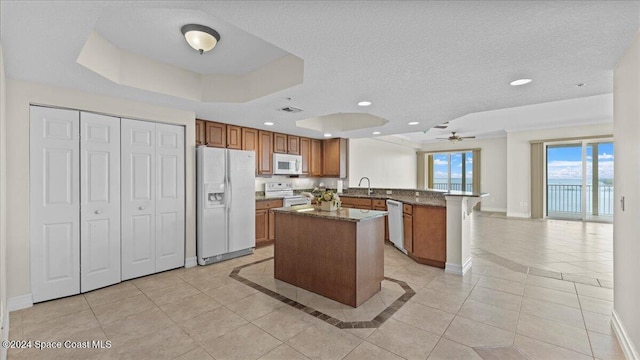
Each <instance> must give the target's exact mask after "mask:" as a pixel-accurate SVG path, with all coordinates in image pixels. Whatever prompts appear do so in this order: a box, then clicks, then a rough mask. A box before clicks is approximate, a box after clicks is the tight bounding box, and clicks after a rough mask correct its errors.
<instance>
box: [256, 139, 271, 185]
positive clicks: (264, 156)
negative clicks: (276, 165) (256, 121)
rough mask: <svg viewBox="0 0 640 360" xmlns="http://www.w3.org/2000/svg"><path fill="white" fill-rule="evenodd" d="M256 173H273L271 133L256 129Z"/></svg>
mask: <svg viewBox="0 0 640 360" xmlns="http://www.w3.org/2000/svg"><path fill="white" fill-rule="evenodd" d="M256 156H257V158H258V175H271V174H273V133H272V132H271V131H262V130H259V131H258V153H257V154H256Z"/></svg>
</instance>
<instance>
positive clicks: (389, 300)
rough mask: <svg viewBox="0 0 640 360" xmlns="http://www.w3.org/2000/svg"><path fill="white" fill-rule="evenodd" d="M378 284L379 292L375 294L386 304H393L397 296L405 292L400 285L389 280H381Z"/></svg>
mask: <svg viewBox="0 0 640 360" xmlns="http://www.w3.org/2000/svg"><path fill="white" fill-rule="evenodd" d="M380 285H381V286H380V292H379V293H378V294H377V295H378V296H379V297H380V300H382V302H383V303H384V304H385V305H387V306H390V305H391V304H393V302H394V301H396V300H398V298H399V297H400V296H402V295H403V294H404V293H405V291H404V289H402V287H400V285H398V284H396V283H394V282H391V281H382V283H381V284H380Z"/></svg>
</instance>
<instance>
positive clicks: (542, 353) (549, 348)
mask: <svg viewBox="0 0 640 360" xmlns="http://www.w3.org/2000/svg"><path fill="white" fill-rule="evenodd" d="M514 346H515V347H516V348H517V349H518V350H520V352H522V353H523V354H525V355H526V356H528V357H529V359H531V360H552V359H562V360H590V359H591V360H593V358H592V357H591V356H587V355H585V354H581V353H579V352H575V351H571V350H568V349H565V348H562V347H560V346H556V345H552V344H549V343H546V342H542V341H539V340H536V339H532V338H530V337H526V336H522V335H516V340H515V342H514Z"/></svg>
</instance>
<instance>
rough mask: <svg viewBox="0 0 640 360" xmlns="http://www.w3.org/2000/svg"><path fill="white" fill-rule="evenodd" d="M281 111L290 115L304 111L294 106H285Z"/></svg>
mask: <svg viewBox="0 0 640 360" xmlns="http://www.w3.org/2000/svg"><path fill="white" fill-rule="evenodd" d="M278 110H280V111H284V112H288V113H299V112H301V111H302V109H298V108H296V107H293V106H285V107H283V108H280V109H278Z"/></svg>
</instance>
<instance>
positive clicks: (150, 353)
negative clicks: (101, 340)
mask: <svg viewBox="0 0 640 360" xmlns="http://www.w3.org/2000/svg"><path fill="white" fill-rule="evenodd" d="M112 344H113V348H114V349H115V350H116V351H117V352H118V355H120V357H121V358H122V359H135V360H138V359H171V358H175V357H178V356H182V355H184V354H186V353H188V352H190V351H192V350H195V349H197V348H198V344H197V343H196V342H195V341H193V339H191V338H190V337H189V336H187V334H185V332H184V331H182V329H180V328H179V327H178V326H175V325H174V326H171V327H169V328H165V329H162V330H158V331H155V332H152V333H149V334H145V335H141V336H137V337H130V336H123V337H119V336H118V337H116V338H114V339H113V340H112Z"/></svg>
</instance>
